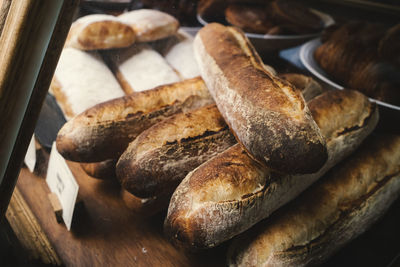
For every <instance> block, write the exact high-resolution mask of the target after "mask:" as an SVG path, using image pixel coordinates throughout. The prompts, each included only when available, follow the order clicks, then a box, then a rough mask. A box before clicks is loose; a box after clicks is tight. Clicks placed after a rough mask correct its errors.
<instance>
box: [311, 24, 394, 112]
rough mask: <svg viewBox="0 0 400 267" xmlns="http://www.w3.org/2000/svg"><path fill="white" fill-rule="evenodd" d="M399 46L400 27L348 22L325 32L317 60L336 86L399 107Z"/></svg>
mask: <svg viewBox="0 0 400 267" xmlns="http://www.w3.org/2000/svg"><path fill="white" fill-rule="evenodd" d="M399 43H400V24H397V25H395V26H393V27H391V28H389V29H387V28H386V27H385V26H384V25H381V24H376V23H368V22H360V21H356V22H348V23H345V24H343V25H335V26H332V27H331V28H328V29H327V30H326V31H325V33H324V34H323V36H322V45H321V46H319V47H318V48H317V50H316V51H315V54H314V57H315V59H316V61H317V62H318V64H319V65H320V66H321V67H322V68H323V69H324V70H325V71H326V72H327V73H328V74H329V75H330V76H331V77H332V78H333V80H334V81H336V82H337V83H339V84H341V85H343V86H345V87H348V88H354V89H356V90H359V91H361V92H362V93H364V94H366V95H367V96H369V97H372V98H375V99H377V100H381V101H384V102H387V103H391V104H394V105H398V106H400V89H399V87H400V78H399V75H398V74H399V73H400V45H399Z"/></svg>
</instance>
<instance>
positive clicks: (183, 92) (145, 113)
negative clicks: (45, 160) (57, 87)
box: [56, 77, 213, 162]
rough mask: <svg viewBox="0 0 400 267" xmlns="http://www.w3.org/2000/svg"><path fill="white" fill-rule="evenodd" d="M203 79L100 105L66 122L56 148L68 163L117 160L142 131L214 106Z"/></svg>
mask: <svg viewBox="0 0 400 267" xmlns="http://www.w3.org/2000/svg"><path fill="white" fill-rule="evenodd" d="M212 103H213V100H212V97H211V96H210V94H209V92H208V89H207V87H206V86H205V84H204V82H203V80H202V79H201V78H199V77H198V78H193V79H190V80H185V81H182V82H179V83H173V84H168V85H163V86H159V87H157V88H154V89H152V90H148V91H143V92H135V93H133V94H131V95H127V96H124V97H121V98H117V99H114V100H111V101H107V102H104V103H100V104H98V105H95V106H94V107H91V108H89V109H87V110H86V111H85V112H83V113H81V114H79V115H77V116H76V117H75V118H73V119H72V120H70V121H69V122H67V123H66V124H65V125H64V126H63V127H62V128H61V130H60V131H59V133H58V136H57V141H56V142H57V149H58V151H59V152H60V153H61V154H62V155H63V157H65V158H66V159H68V160H72V161H79V162H98V161H103V160H107V159H117V158H118V157H119V156H120V155H121V154H122V152H123V151H124V150H125V149H126V147H127V146H128V144H129V143H130V142H131V141H133V140H134V139H135V138H136V136H138V135H139V134H140V133H141V132H142V131H144V130H145V129H147V128H149V127H150V126H152V125H153V124H155V123H157V122H159V121H161V120H163V119H165V118H166V117H169V116H171V115H173V114H176V113H179V112H182V111H187V110H191V109H196V108H198V107H201V106H205V105H209V104H212Z"/></svg>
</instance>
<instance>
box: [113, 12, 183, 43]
mask: <svg viewBox="0 0 400 267" xmlns="http://www.w3.org/2000/svg"><path fill="white" fill-rule="evenodd" d="M118 19H119V20H120V21H122V22H124V23H126V24H128V25H130V26H131V27H132V29H133V30H134V32H135V33H136V38H137V41H138V42H150V41H155V40H159V39H162V38H165V37H168V36H170V35H173V34H175V33H176V31H177V30H178V28H179V22H178V21H177V20H176V19H175V18H174V17H172V16H171V15H169V14H167V13H164V12H161V11H158V10H151V9H140V10H133V11H130V12H126V13H123V14H122V15H119V16H118Z"/></svg>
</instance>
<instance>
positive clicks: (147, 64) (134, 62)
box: [103, 44, 181, 94]
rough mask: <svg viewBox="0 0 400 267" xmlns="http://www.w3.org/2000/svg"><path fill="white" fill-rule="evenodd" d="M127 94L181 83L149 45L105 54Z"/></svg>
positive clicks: (134, 46) (138, 45)
mask: <svg viewBox="0 0 400 267" xmlns="http://www.w3.org/2000/svg"><path fill="white" fill-rule="evenodd" d="M103 55H104V57H105V60H106V62H107V63H108V64H109V65H110V66H111V69H112V70H113V71H114V73H115V75H116V76H117V79H118V81H119V82H120V84H121V86H122V88H123V89H124V91H125V92H126V94H131V93H133V92H140V91H144V90H149V89H152V88H154V87H156V86H160V85H163V84H169V83H174V82H178V81H180V80H181V79H180V77H179V76H178V74H177V73H176V72H175V71H174V70H173V69H172V68H171V66H169V65H168V63H167V61H166V60H165V59H164V58H163V57H162V56H161V55H160V54H159V53H158V52H156V51H155V50H153V49H152V48H151V47H150V46H149V45H147V44H135V45H133V46H131V47H129V48H125V49H119V50H113V51H107V52H105V53H103Z"/></svg>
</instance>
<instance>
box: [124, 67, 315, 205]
mask: <svg viewBox="0 0 400 267" xmlns="http://www.w3.org/2000/svg"><path fill="white" fill-rule="evenodd" d="M284 77H285V78H288V79H291V80H292V81H293V82H294V84H296V88H297V89H298V90H301V91H302V92H304V93H306V94H307V96H306V99H311V98H312V97H314V96H315V95H316V93H320V92H321V90H322V89H321V87H320V86H319V85H318V83H316V82H315V81H314V80H312V79H311V78H308V77H306V76H304V75H301V74H286V75H284ZM316 88H319V89H321V90H320V91H318V89H316ZM310 92H311V93H310ZM235 143H236V140H235V138H234V136H233V135H232V133H231V132H230V131H229V129H228V127H227V125H226V123H225V121H224V119H223V118H222V116H221V114H220V113H219V111H218V109H217V107H216V106H215V105H212V106H206V107H202V108H199V109H197V110H193V111H189V112H186V113H180V114H176V115H174V116H171V117H170V118H167V119H165V120H164V121H162V122H159V123H157V124H155V125H153V126H152V127H150V128H148V129H147V130H145V131H143V132H142V133H141V134H140V135H139V136H138V137H137V138H136V139H135V140H134V141H133V142H132V143H131V144H130V145H129V147H128V148H127V149H126V150H125V152H124V153H123V154H122V156H121V157H120V159H119V161H118V164H117V177H118V179H119V181H120V182H121V184H122V187H123V188H125V189H126V190H128V191H129V192H131V193H132V194H134V195H136V196H140V197H154V196H159V195H160V194H164V195H168V196H171V195H172V193H173V191H174V190H175V189H176V187H177V186H178V184H179V183H180V182H181V181H182V179H183V178H184V177H185V176H186V175H187V174H188V173H189V172H190V171H192V170H193V169H195V168H196V167H198V166H199V165H200V164H202V163H203V162H205V161H207V160H209V159H210V158H212V157H213V156H215V155H217V154H219V153H220V152H222V151H224V150H226V149H227V148H228V147H230V146H232V145H234V144H235Z"/></svg>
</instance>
